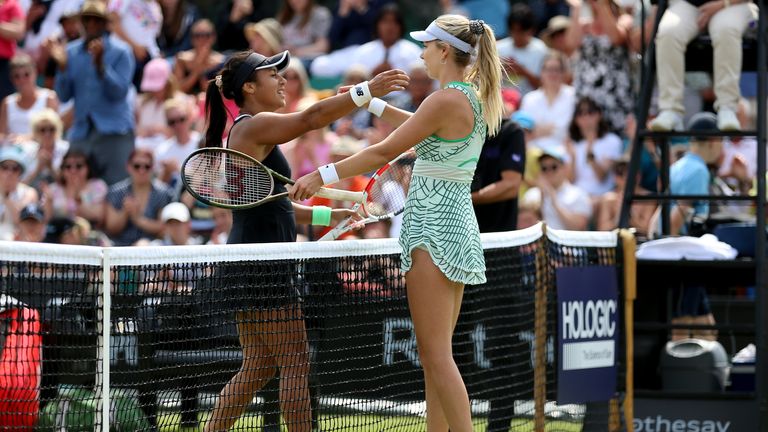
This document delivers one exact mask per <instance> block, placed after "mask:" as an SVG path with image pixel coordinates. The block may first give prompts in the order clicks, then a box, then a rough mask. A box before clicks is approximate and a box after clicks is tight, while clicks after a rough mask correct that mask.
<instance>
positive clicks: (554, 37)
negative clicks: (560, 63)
mask: <svg viewBox="0 0 768 432" xmlns="http://www.w3.org/2000/svg"><path fill="white" fill-rule="evenodd" d="M570 26H571V19H570V18H568V17H567V16H564V15H557V16H554V17H552V18H550V19H549V22H547V27H546V28H545V29H544V30H542V31H541V35H540V36H541V40H542V41H544V43H545V44H547V46H548V47H550V48H551V49H553V50H555V51H560V52H561V53H563V54H565V55H567V56H570V55H571V54H573V50H572V49H571V47H570V46H568V44H567V43H566V40H565V32H566V30H568V27H570Z"/></svg>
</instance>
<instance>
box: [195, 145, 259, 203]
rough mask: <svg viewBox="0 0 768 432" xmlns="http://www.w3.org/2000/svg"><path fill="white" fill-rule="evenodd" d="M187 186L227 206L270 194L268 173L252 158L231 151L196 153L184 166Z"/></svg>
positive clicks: (253, 200)
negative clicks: (227, 152) (229, 152)
mask: <svg viewBox="0 0 768 432" xmlns="http://www.w3.org/2000/svg"><path fill="white" fill-rule="evenodd" d="M184 176H185V180H186V183H187V185H188V186H189V187H190V189H192V190H194V191H195V192H196V193H197V194H198V195H200V196H201V197H202V198H205V199H207V200H209V201H210V202H212V203H216V204H223V205H227V206H237V205H248V204H252V203H255V202H258V201H261V200H263V199H265V198H267V197H269V196H270V194H271V193H272V189H273V186H274V184H273V181H272V176H271V175H270V174H269V172H267V171H266V170H265V169H264V168H263V167H261V166H260V165H256V164H254V163H253V161H251V160H248V159H246V158H242V157H239V156H237V155H233V154H225V153H206V152H203V153H199V154H197V155H195V156H194V157H193V158H192V159H190V160H189V161H188V162H187V164H186V165H185V167H184Z"/></svg>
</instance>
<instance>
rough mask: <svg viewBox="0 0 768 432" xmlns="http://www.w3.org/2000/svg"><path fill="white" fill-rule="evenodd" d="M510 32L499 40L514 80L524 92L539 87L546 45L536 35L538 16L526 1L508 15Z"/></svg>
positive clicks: (498, 46) (501, 51)
mask: <svg viewBox="0 0 768 432" xmlns="http://www.w3.org/2000/svg"><path fill="white" fill-rule="evenodd" d="M507 22H508V26H509V34H510V36H509V37H507V38H504V39H501V40H500V41H498V42H497V43H496V47H497V49H498V51H499V57H501V58H502V59H503V60H504V63H505V66H506V68H507V72H508V73H509V75H510V77H512V83H509V84H514V85H515V86H517V88H518V90H519V91H520V94H523V95H525V94H526V93H528V92H530V91H531V90H534V89H536V88H537V87H539V84H540V83H539V77H540V76H541V67H542V64H543V62H544V58H545V57H546V55H547V51H548V49H547V45H546V44H545V43H544V42H542V41H541V40H540V39H538V38H536V37H534V33H535V32H536V17H535V16H534V15H533V10H531V7H530V6H528V4H527V3H516V4H515V5H514V6H512V12H511V13H510V14H509V18H508V21H507Z"/></svg>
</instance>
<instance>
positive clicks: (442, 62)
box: [440, 58, 448, 64]
mask: <svg viewBox="0 0 768 432" xmlns="http://www.w3.org/2000/svg"><path fill="white" fill-rule="evenodd" d="M446 63H448V59H447V58H444V59H443V60H442V61H441V62H440V64H446Z"/></svg>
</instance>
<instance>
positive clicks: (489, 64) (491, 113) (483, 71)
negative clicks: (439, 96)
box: [435, 15, 504, 135]
mask: <svg viewBox="0 0 768 432" xmlns="http://www.w3.org/2000/svg"><path fill="white" fill-rule="evenodd" d="M435 23H436V24H437V26H438V27H440V28H442V29H443V30H445V31H447V32H448V33H450V34H452V35H454V36H456V37H457V38H459V39H461V40H462V41H464V42H466V43H468V44H470V45H471V46H473V47H475V49H476V51H477V58H476V59H475V61H474V63H472V64H471V66H470V62H471V60H472V56H471V55H470V54H469V53H465V52H463V51H461V50H458V49H455V48H454V49H453V53H454V54H453V59H454V61H455V62H456V63H457V64H458V65H460V66H470V68H469V72H468V74H467V76H466V80H467V81H468V82H470V83H472V84H474V85H475V86H476V87H477V89H478V93H479V96H480V97H481V98H482V100H483V119H485V123H486V124H487V125H488V135H496V132H498V130H499V126H500V125H501V118H502V116H503V115H504V102H503V101H502V99H501V78H502V68H501V61H500V60H499V54H498V52H497V51H496V36H495V35H494V34H493V29H492V28H491V27H490V26H489V25H488V24H485V23H483V22H482V21H470V20H469V19H468V18H467V17H465V16H462V15H441V16H439V17H437V19H435ZM480 25H481V26H482V29H483V30H482V32H477V31H475V32H473V31H472V30H470V27H471V26H475V27H476V28H479V26H480ZM478 33H479V34H478ZM437 42H438V43H440V44H443V45H446V46H447V45H448V44H446V43H445V42H441V41H437Z"/></svg>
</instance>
